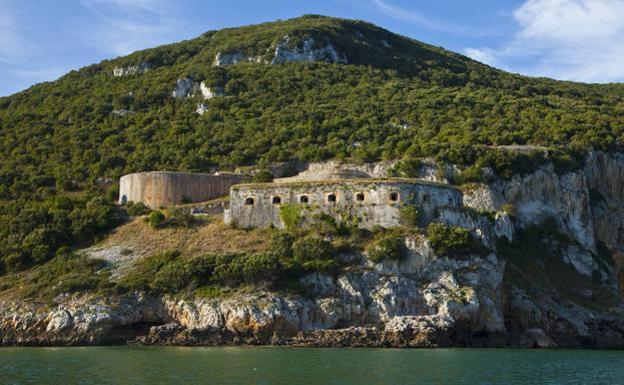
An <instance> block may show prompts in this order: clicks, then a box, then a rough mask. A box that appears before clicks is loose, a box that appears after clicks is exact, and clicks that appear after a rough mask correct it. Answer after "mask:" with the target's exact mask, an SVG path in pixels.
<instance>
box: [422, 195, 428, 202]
mask: <svg viewBox="0 0 624 385" xmlns="http://www.w3.org/2000/svg"><path fill="white" fill-rule="evenodd" d="M422 201H423V202H429V194H425V195H423V197H422Z"/></svg>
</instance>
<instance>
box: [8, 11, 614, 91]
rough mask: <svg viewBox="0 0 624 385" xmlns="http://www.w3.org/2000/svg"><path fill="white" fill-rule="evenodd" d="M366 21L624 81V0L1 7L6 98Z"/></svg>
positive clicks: (529, 69)
mask: <svg viewBox="0 0 624 385" xmlns="http://www.w3.org/2000/svg"><path fill="white" fill-rule="evenodd" d="M305 13H316V14H324V15H331V16H339V17H345V18H356V19H363V20H367V21H370V22H373V23H375V24H377V25H380V26H382V27H384V28H387V29H389V30H391V31H393V32H398V33H401V34H403V35H407V36H410V37H413V38H415V39H418V40H421V41H424V42H427V43H431V44H434V45H438V46H442V47H444V48H447V49H450V50H453V51H456V52H461V53H464V54H467V55H469V56H471V57H473V58H475V59H477V60H479V61H482V62H486V63H488V64H491V65H493V66H495V67H498V68H502V69H505V70H509V71H513V72H518V73H523V74H527V75H535V76H549V77H554V78H557V79H566V80H576V81H585V82H618V81H624V65H623V64H624V44H622V43H623V42H624V0H497V1H494V0H454V1H449V0H436V1H431V0H412V1H407V0H227V1H221V0H220V1H215V0H203V1H201V0H53V1H52V0H0V79H1V81H0V96H2V95H9V94H11V93H14V92H17V91H19V90H22V89H25V88H27V87H28V86H30V85H32V84H34V83H37V82H41V81H46V80H54V79H56V78H57V77H58V76H60V75H62V74H64V73H66V72H68V71H69V70H72V69H77V68H80V67H82V66H85V65H88V64H92V63H96V62H99V61H100V60H103V59H107V58H113V57H116V56H120V55H124V54H127V53H130V52H132V51H135V50H137V49H141V48H147V47H153V46H156V45H160V44H164V43H170V42H175V41H179V40H182V39H188V38H192V37H195V36H197V35H199V34H201V33H202V32H205V31H207V30H211V29H219V28H223V27H231V26H239V25H245V24H252V23H259V22H264V21H270V20H276V19H286V18H290V17H296V16H299V15H302V14H305Z"/></svg>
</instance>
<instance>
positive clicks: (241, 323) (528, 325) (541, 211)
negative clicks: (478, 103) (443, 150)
mask: <svg viewBox="0 0 624 385" xmlns="http://www.w3.org/2000/svg"><path fill="white" fill-rule="evenodd" d="M584 164H585V165H584V167H583V168H582V169H579V170H576V171H571V172H567V173H563V174H561V173H559V174H558V173H557V172H555V169H554V167H553V165H552V164H547V165H544V166H542V167H540V168H539V169H537V170H535V171H534V172H533V173H531V174H527V175H516V176H514V177H512V178H511V179H509V180H496V181H494V182H492V183H490V184H478V185H474V186H471V187H470V188H466V189H464V190H463V191H462V193H463V204H464V205H465V206H467V207H468V209H466V210H454V211H449V210H439V212H437V215H438V217H437V218H436V220H437V221H439V222H442V223H446V224H449V225H452V226H460V227H464V228H469V229H472V231H473V232H474V235H475V236H476V237H478V239H479V240H480V241H481V242H482V244H483V246H484V250H485V252H484V251H483V250H482V251H481V252H479V253H469V254H466V255H461V256H459V257H457V256H456V257H452V256H446V255H437V254H436V253H435V251H434V249H433V247H432V245H431V244H430V241H429V240H428V239H427V238H426V237H424V236H422V235H418V234H415V235H413V236H406V238H405V247H406V249H407V256H406V257H405V258H404V259H402V260H400V261H397V260H384V261H382V262H379V263H373V262H371V261H370V258H368V257H367V255H366V253H365V252H354V253H352V254H341V255H337V256H336V258H337V259H338V260H340V262H342V263H343V265H344V266H347V267H346V268H344V269H342V270H340V272H339V273H336V274H335V275H328V274H321V273H311V274H308V275H306V276H304V277H303V278H301V279H300V281H299V285H300V286H301V287H302V288H303V289H304V292H305V293H306V295H305V296H303V295H299V294H294V293H292V292H290V293H289V292H281V291H275V290H270V288H266V287H259V288H247V289H246V290H245V289H243V290H234V291H232V292H230V293H229V294H228V295H227V296H223V297H222V298H199V297H189V296H186V297H175V296H164V297H159V296H148V295H145V294H141V293H134V294H131V295H127V296H125V297H115V298H100V297H97V296H95V295H86V294H83V295H80V294H74V295H61V296H59V297H57V298H55V299H54V300H53V301H52V303H49V304H42V303H31V302H26V301H23V300H18V299H14V300H9V299H7V298H4V299H0V344H1V345H3V346H13V345H25V346H66V345H104V344H145V345H153V344H158V345H286V346H313V347H346V346H349V347H414V348H430V347H450V346H453V347H539V348H597V349H624V301H623V300H622V298H623V296H622V293H623V292H624V254H623V253H622V252H620V251H619V250H624V246H623V244H622V241H621V239H620V234H621V230H622V229H624V221H622V218H624V189H622V186H624V155H617V154H616V155H609V154H605V153H600V152H596V153H591V154H590V155H589V156H588V157H587V159H586V160H585V163H584ZM434 169H435V167H433V166H432V168H431V175H434V171H433V170H434ZM505 205H507V206H509V205H512V206H513V208H514V210H513V211H514V212H513V213H510V212H509V210H506V209H505V207H504V206H505ZM545 219H550V220H551V222H550V227H551V229H547V230H552V231H555V232H556V234H557V236H550V237H548V236H546V237H541V238H540V237H539V236H540V235H541V234H537V235H534V238H536V239H533V240H532V242H534V243H533V244H534V246H535V247H534V249H531V250H529V251H528V254H527V252H525V253H524V254H522V255H520V256H516V257H514V256H513V255H512V256H509V255H506V254H505V253H504V252H502V250H500V249H499V242H498V241H499V240H501V239H506V240H507V241H506V242H512V241H513V240H516V239H517V237H518V236H519V235H521V234H523V232H525V231H526V229H527V228H531V226H534V225H535V224H539V223H543V221H544V220H545ZM519 239H521V238H519ZM508 244H510V243H508ZM517 246H518V244H517V243H516V244H515V246H514V247H517ZM535 249H540V250H541V251H540V253H539V254H536V255H531V254H530V253H531V252H535ZM604 250H607V251H608V253H609V254H610V256H606V257H605V251H604ZM508 251H509V250H508ZM544 251H545V252H544ZM512 254H513V250H512ZM514 258H515V259H514Z"/></svg>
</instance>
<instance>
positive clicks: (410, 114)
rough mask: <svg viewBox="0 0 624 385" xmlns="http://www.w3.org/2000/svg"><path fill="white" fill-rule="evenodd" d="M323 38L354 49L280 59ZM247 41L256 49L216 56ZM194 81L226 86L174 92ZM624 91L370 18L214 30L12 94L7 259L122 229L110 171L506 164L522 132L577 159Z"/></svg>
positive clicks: (610, 146)
mask: <svg viewBox="0 0 624 385" xmlns="http://www.w3.org/2000/svg"><path fill="white" fill-rule="evenodd" d="M310 41H312V42H313V48H322V47H327V46H328V45H331V47H333V48H335V51H336V52H337V53H338V54H339V55H340V58H341V60H333V62H332V60H327V61H313V62H289V61H285V62H280V63H271V61H272V58H273V57H274V55H275V50H276V47H277V46H278V45H283V46H284V47H290V48H292V49H295V50H296V49H298V47H301V46H303V45H305V44H307V43H306V42H310ZM233 53H238V54H240V55H242V57H245V58H253V60H242V62H240V63H238V64H235V65H220V66H219V65H214V64H216V63H215V62H216V57H217V55H218V54H233ZM343 59H344V60H343ZM132 66H136V67H135V70H134V71H128V72H127V73H125V74H123V76H114V72H115V69H116V68H118V69H119V68H121V69H123V68H129V67H132ZM145 69H147V70H145ZM179 79H187V80H188V81H189V82H192V83H194V84H196V85H198V84H200V83H201V82H203V83H204V84H205V85H207V86H208V87H210V88H211V89H213V90H219V93H218V96H215V97H211V98H208V99H206V98H205V96H203V95H202V93H201V92H190V93H188V94H186V95H182V97H174V96H173V95H172V92H173V91H174V90H175V89H176V86H177V85H178V80H179ZM623 100H624V86H622V85H620V84H613V85H587V84H579V83H571V82H560V81H554V80H550V79H536V78H529V77H523V76H519V75H514V74H509V73H506V72H503V71H500V70H496V69H493V68H491V67H488V66H485V65H483V64H480V63H478V62H475V61H473V60H471V59H469V58H467V57H464V56H462V55H459V54H455V53H452V52H448V51H445V50H443V49H441V48H436V47H433V46H429V45H426V44H423V43H420V42H418V41H415V40H412V39H408V38H406V37H402V36H398V35H395V34H392V33H391V32H388V31H385V30H383V29H381V28H378V27H376V26H374V25H371V24H368V23H365V22H361V21H351V20H342V19H334V18H328V17H322V16H303V17H300V18H297V19H291V20H287V21H278V22H274V23H266V24H261V25H257V26H249V27H242V28H234V29H225V30H221V31H209V32H206V33H205V34H203V35H202V36H200V37H198V38H196V39H192V40H188V41H183V42H180V43H176V44H172V45H167V46H162V47H157V48H154V49H148V50H144V51H140V52H136V53H134V54H131V55H129V56H127V57H123V58H118V59H114V60H107V61H104V62H102V63H99V64H95V65H91V66H88V67H85V68H83V69H80V70H78V71H72V72H70V73H69V74H67V75H65V76H63V77H62V78H60V79H59V80H57V81H55V82H50V83H44V84H39V85H36V86H33V87H31V88H30V89H28V90H26V91H23V92H20V93H18V94H15V95H12V96H9V97H5V98H1V99H0V151H1V152H2V154H3V157H2V162H1V163H0V260H2V261H3V263H2V265H1V267H0V270H21V269H25V268H28V267H29V266H32V265H33V264H35V263H40V262H43V261H46V260H48V259H50V258H51V257H53V256H54V255H55V253H57V249H59V248H60V247H62V246H70V247H73V246H76V245H80V244H85V243H89V242H91V241H92V240H93V239H94V237H95V236H97V234H100V233H102V232H103V231H105V230H107V229H110V228H112V227H114V226H116V225H117V224H118V223H119V222H120V221H121V218H122V213H121V212H120V211H119V209H117V208H115V206H114V205H113V202H114V200H115V194H116V192H115V186H114V185H113V186H112V187H109V186H108V185H107V183H106V179H107V178H112V180H115V179H116V178H118V177H119V176H120V175H122V174H125V173H129V172H134V171H143V170H160V169H169V170H187V171H207V170H210V169H211V168H220V169H233V168H234V167H236V166H242V165H254V164H266V163H269V162H280V161H287V160H304V161H316V160H321V159H327V158H353V159H355V160H357V161H373V160H379V159H406V160H411V159H417V158H422V157H435V158H437V159H439V160H443V161H447V162H450V163H455V164H459V165H462V166H464V167H470V166H473V165H474V164H477V165H479V166H483V165H491V166H494V169H495V170H497V171H498V172H499V173H501V174H503V175H504V174H505V172H506V170H505V168H506V167H518V166H521V165H523V164H524V165H526V164H529V165H530V164H531V162H536V161H540V159H537V160H536V159H532V158H531V157H529V156H526V155H522V156H521V157H522V159H520V160H522V162H518V161H517V160H518V159H512V158H513V157H515V156H519V155H513V154H509V153H507V152H500V151H497V150H496V149H495V146H496V145H510V144H532V145H541V146H548V147H553V148H554V150H553V151H552V152H551V156H552V157H553V160H555V161H557V162H558V164H560V165H561V166H562V167H575V166H576V163H577V162H578V157H577V154H578V153H582V152H584V151H588V150H590V149H592V148H593V149H603V150H617V149H619V148H620V146H621V143H622V140H623V136H624V101H623ZM199 107H201V112H202V113H199V112H198V111H199V110H200V109H199ZM404 164H405V165H409V164H410V162H405V163H404ZM473 170H475V169H474V166H473ZM401 172H403V173H405V174H407V175H409V172H410V170H409V166H406V167H405V169H404V170H401ZM466 175H469V176H470V177H471V178H477V179H478V178H480V175H478V171H475V172H473V173H467V174H466ZM62 250H66V249H64V248H63V249H61V252H62Z"/></svg>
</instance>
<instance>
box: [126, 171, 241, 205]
mask: <svg viewBox="0 0 624 385" xmlns="http://www.w3.org/2000/svg"><path fill="white" fill-rule="evenodd" d="M242 179H243V176H242V175H236V174H222V175H215V174H193V173H179V172H168V171H155V172H141V173H135V174H129V175H124V176H123V177H121V179H120V181H119V203H120V204H125V203H127V202H130V201H132V202H143V203H145V204H146V205H147V206H149V207H152V208H158V207H161V206H164V207H167V206H172V205H177V204H181V203H184V202H185V201H188V202H202V201H207V200H210V199H214V198H218V197H220V196H223V195H226V194H227V193H228V192H229V189H230V187H231V186H232V185H234V184H236V183H240V182H241V181H242Z"/></svg>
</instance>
